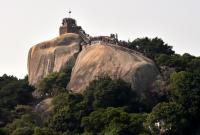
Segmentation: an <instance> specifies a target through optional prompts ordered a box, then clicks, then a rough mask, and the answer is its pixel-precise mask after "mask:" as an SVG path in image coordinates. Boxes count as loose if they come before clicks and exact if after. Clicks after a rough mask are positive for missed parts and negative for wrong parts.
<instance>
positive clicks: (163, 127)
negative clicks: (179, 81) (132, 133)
mask: <svg viewBox="0 0 200 135" xmlns="http://www.w3.org/2000/svg"><path fill="white" fill-rule="evenodd" d="M183 114H184V112H183V108H182V106H181V105H179V104H177V103H175V102H169V103H159V104H158V105H156V106H155V107H154V108H153V110H152V112H151V113H150V114H149V115H148V118H147V127H149V129H150V131H151V132H152V134H153V135H158V134H167V135H174V134H177V135H178V134H180V135H181V134H182V133H179V131H182V130H183V129H184V127H185V122H186V120H185V119H184V118H182V115H183Z"/></svg>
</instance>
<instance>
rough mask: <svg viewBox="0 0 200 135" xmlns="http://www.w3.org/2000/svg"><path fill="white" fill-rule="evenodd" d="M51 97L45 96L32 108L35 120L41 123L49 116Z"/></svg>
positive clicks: (51, 108) (50, 112)
mask: <svg viewBox="0 0 200 135" xmlns="http://www.w3.org/2000/svg"><path fill="white" fill-rule="evenodd" d="M52 100H53V99H52V98H47V99H44V100H42V101H41V102H40V103H38V104H37V105H36V106H35V108H34V114H35V115H34V116H35V120H36V122H37V123H38V124H39V125H43V124H44V123H45V122H46V121H47V120H48V119H49V117H50V116H51V114H52V111H53V105H52Z"/></svg>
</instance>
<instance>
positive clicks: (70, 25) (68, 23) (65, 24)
mask: <svg viewBox="0 0 200 135" xmlns="http://www.w3.org/2000/svg"><path fill="white" fill-rule="evenodd" d="M80 29H81V27H80V26H77V24H76V20H75V19H73V18H64V19H63V21H62V26H60V35H62V34H66V33H77V34H78V33H79V31H80Z"/></svg>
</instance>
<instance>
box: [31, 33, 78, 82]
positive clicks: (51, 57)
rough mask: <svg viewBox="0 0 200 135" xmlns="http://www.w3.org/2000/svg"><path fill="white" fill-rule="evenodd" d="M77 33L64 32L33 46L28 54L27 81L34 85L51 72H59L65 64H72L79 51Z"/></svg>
mask: <svg viewBox="0 0 200 135" xmlns="http://www.w3.org/2000/svg"><path fill="white" fill-rule="evenodd" d="M80 42H81V38H80V37H79V35H78V34H72V33H68V34H64V35H62V36H59V37H57V38H55V39H53V40H50V41H46V42H43V43H40V44H37V45H35V46H33V47H32V48H31V49H30V51H29V56H28V74H29V83H30V84H31V85H36V84H37V83H38V82H39V81H40V80H41V79H43V78H44V77H45V76H47V75H48V74H49V73H52V72H59V71H60V70H61V69H62V68H63V67H64V66H65V65H66V64H70V65H71V66H73V65H74V63H75V61H76V58H77V55H78V53H79V52H80Z"/></svg>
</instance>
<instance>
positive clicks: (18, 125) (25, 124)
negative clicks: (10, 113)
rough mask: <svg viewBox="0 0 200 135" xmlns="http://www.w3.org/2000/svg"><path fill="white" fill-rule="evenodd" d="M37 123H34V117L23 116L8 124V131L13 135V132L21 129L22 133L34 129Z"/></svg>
mask: <svg viewBox="0 0 200 135" xmlns="http://www.w3.org/2000/svg"><path fill="white" fill-rule="evenodd" d="M35 126H36V125H35V122H34V121H33V117H32V116H31V115H28V114H26V115H22V116H21V118H19V119H15V120H14V121H13V122H12V123H9V124H7V126H6V129H7V130H8V131H9V133H12V132H13V131H15V130H17V129H20V131H21V130H22V129H23V128H28V129H29V128H30V129H32V128H34V127H35Z"/></svg>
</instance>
